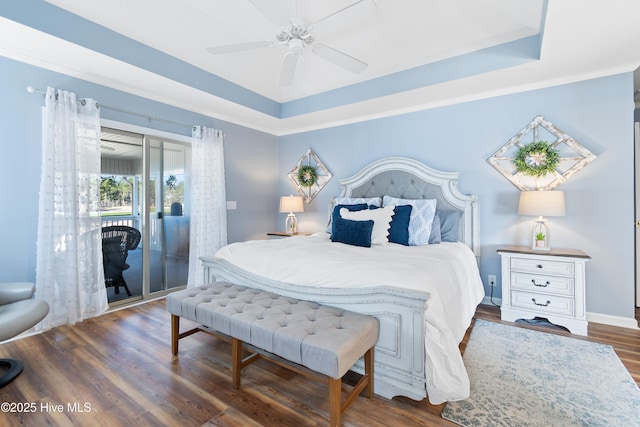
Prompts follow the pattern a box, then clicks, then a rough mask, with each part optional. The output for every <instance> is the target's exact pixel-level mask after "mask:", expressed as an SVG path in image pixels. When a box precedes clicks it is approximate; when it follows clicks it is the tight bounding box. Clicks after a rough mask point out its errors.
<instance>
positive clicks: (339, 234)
mask: <svg viewBox="0 0 640 427" xmlns="http://www.w3.org/2000/svg"><path fill="white" fill-rule="evenodd" d="M373 224H374V222H373V220H369V221H351V220H348V219H344V218H340V217H338V218H336V219H335V221H333V233H331V241H332V242H338V243H346V244H347V245H353V246H362V247H365V248H370V247H371V231H372V230H373Z"/></svg>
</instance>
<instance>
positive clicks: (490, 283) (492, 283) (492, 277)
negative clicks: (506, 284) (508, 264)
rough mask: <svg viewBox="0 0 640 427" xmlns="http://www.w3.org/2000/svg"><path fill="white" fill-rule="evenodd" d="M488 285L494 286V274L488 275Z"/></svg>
mask: <svg viewBox="0 0 640 427" xmlns="http://www.w3.org/2000/svg"><path fill="white" fill-rule="evenodd" d="M489 286H492V287H493V286H496V276H494V275H493V274H490V275H489Z"/></svg>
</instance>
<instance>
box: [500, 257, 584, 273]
mask: <svg viewBox="0 0 640 427" xmlns="http://www.w3.org/2000/svg"><path fill="white" fill-rule="evenodd" d="M573 266H574V264H573V263H572V262H564V261H550V260H546V259H531V258H518V257H512V258H511V270H518V271H528V272H531V273H542V274H562V275H565V276H573V275H574V267H573Z"/></svg>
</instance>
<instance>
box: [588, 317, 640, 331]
mask: <svg viewBox="0 0 640 427" xmlns="http://www.w3.org/2000/svg"><path fill="white" fill-rule="evenodd" d="M587 320H588V321H589V322H593V323H602V324H603V325H609V326H617V327H620V328H628V329H636V330H638V329H640V328H638V321H637V320H636V319H635V318H633V317H631V318H629V317H620V316H611V315H610V314H602V313H587Z"/></svg>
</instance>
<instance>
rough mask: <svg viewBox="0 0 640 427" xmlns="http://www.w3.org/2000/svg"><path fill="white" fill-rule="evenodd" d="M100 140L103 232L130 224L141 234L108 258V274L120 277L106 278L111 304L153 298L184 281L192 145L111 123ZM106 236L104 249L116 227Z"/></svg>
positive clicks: (120, 228) (103, 131)
mask: <svg viewBox="0 0 640 427" xmlns="http://www.w3.org/2000/svg"><path fill="white" fill-rule="evenodd" d="M101 139H102V142H101V144H102V185H101V196H102V225H103V231H105V230H108V229H107V228H106V227H111V228H112V229H113V228H114V227H115V228H117V230H118V232H123V231H122V229H124V230H127V229H128V228H132V229H135V230H137V232H139V233H140V235H141V241H140V243H139V244H138V245H137V246H136V247H130V248H126V247H125V246H126V245H125V244H122V250H123V252H126V253H125V254H123V255H122V259H115V260H110V259H107V258H105V259H104V261H105V265H106V266H107V267H105V276H107V275H108V274H110V275H114V276H117V275H118V274H121V277H120V279H121V280H120V279H119V280H117V281H114V280H111V279H108V280H107V281H106V283H105V285H106V286H107V296H108V299H109V303H110V304H121V303H123V302H129V301H132V300H140V299H147V298H154V297H156V296H160V295H162V294H163V293H166V292H169V291H170V290H171V289H172V288H176V287H181V286H185V285H186V283H187V271H188V265H189V263H188V260H189V216H188V212H189V187H190V186H189V176H190V175H189V169H190V168H189V162H190V146H189V145H187V144H184V143H180V142H176V141H171V140H167V139H163V138H158V137H154V136H152V135H142V134H136V133H131V132H124V131H120V130H115V129H107V128H103V129H102V138H101ZM133 232H135V231H133ZM103 236H104V237H105V238H106V240H105V239H103V252H106V251H104V248H105V247H106V246H105V245H108V244H109V243H110V242H111V240H113V232H112V233H111V234H109V233H107V234H105V233H103ZM109 239H111V240H109ZM123 242H124V240H123ZM111 243H113V242H111ZM105 257H107V255H105ZM119 270H122V271H119ZM121 282H124V284H122V283H121ZM116 284H117V286H116ZM125 285H126V286H125Z"/></svg>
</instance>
